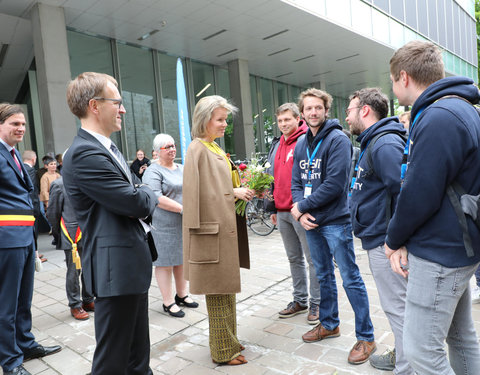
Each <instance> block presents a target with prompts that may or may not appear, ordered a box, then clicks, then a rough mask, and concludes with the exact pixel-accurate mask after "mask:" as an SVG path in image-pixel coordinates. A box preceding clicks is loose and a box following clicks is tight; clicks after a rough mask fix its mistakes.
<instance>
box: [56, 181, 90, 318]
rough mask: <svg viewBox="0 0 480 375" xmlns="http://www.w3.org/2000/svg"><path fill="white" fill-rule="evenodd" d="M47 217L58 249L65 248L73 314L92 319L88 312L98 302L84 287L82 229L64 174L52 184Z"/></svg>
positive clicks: (69, 296) (69, 294) (67, 282)
mask: <svg viewBox="0 0 480 375" xmlns="http://www.w3.org/2000/svg"><path fill="white" fill-rule="evenodd" d="M47 217H48V221H50V223H51V224H52V233H53V235H54V236H56V238H57V245H56V247H57V249H59V250H64V251H65V263H66V264H67V275H66V283H65V286H66V291H67V299H68V306H70V313H71V314H72V316H73V317H74V318H75V319H78V320H86V319H88V318H89V315H88V312H87V311H95V304H94V302H93V295H92V294H90V293H89V292H88V291H87V289H86V288H85V282H84V280H83V274H82V273H81V262H80V257H81V253H82V244H83V241H82V232H81V230H80V227H79V226H78V221H77V216H76V215H75V210H74V209H73V207H72V204H71V203H70V199H69V198H68V195H67V193H66V192H65V186H64V185H63V178H62V177H60V178H57V179H56V180H55V181H53V182H52V184H51V185H50V196H49V200H48V208H47ZM79 278H80V280H81V287H80V282H79V280H78V279H79Z"/></svg>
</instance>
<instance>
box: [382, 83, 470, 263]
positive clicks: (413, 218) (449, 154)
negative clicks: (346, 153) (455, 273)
mask: <svg viewBox="0 0 480 375" xmlns="http://www.w3.org/2000/svg"><path fill="white" fill-rule="evenodd" d="M445 95H458V96H461V97H462V98H465V99H467V100H468V101H470V102H471V103H478V102H479V101H480V94H479V91H478V89H477V88H476V87H475V86H474V85H473V81H472V80H471V79H469V78H465V77H447V78H444V79H441V80H439V81H437V82H435V83H433V84H432V85H430V86H429V87H428V88H427V89H426V90H425V91H424V92H423V93H422V94H421V95H420V96H419V97H418V98H417V100H416V101H415V103H414V105H413V108H412V117H411V118H412V119H415V117H416V116H417V114H418V113H419V111H420V110H421V109H424V110H423V112H421V114H420V116H419V117H418V118H417V120H416V122H415V124H414V125H413V129H412V128H411V130H410V132H411V133H410V134H411V139H410V140H411V142H410V155H409V156H408V169H407V173H406V175H405V179H404V182H403V186H402V190H401V192H400V195H399V196H398V201H397V207H396V210H395V215H394V216H393V217H392V220H391V221H390V224H389V226H388V230H387V237H386V243H387V245H388V246H389V247H390V248H392V249H398V248H399V247H400V246H402V245H405V246H406V247H407V250H408V251H409V252H410V253H411V254H413V255H415V256H418V257H420V258H422V259H426V260H428V261H431V262H435V263H438V264H441V265H443V266H445V267H450V268H454V267H464V266H467V265H471V264H474V263H477V262H479V261H480V231H479V230H478V229H477V228H476V227H475V224H474V223H473V221H472V220H471V219H467V221H468V225H469V232H470V235H471V238H472V244H473V248H474V252H475V256H474V257H471V258H469V257H467V254H466V251H465V246H464V243H463V236H462V230H461V228H460V225H459V221H458V218H457V216H456V214H455V212H454V210H453V207H452V205H451V203H450V201H449V199H448V197H447V195H446V193H445V191H446V188H447V187H448V186H449V185H450V184H451V183H452V182H453V181H457V182H458V183H459V184H460V185H461V186H462V187H463V188H464V189H465V190H466V191H467V193H470V194H478V193H479V192H480V147H479V146H480V118H479V115H478V113H477V112H476V110H475V109H474V108H473V107H472V106H471V105H470V104H469V103H467V102H465V101H464V100H462V99H459V98H447V99H442V100H439V101H438V102H435V101H436V100H437V99H439V98H441V97H443V96H445Z"/></svg>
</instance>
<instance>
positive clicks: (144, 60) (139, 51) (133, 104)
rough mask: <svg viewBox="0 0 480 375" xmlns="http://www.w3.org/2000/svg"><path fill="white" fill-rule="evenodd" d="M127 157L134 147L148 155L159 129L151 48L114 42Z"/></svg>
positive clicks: (132, 155)
mask: <svg viewBox="0 0 480 375" xmlns="http://www.w3.org/2000/svg"><path fill="white" fill-rule="evenodd" d="M117 51H118V61H119V71H120V81H121V87H122V97H123V105H124V107H125V110H126V111H127V113H126V114H125V116H124V122H123V130H124V133H125V135H126V144H127V150H126V151H127V152H126V153H125V151H124V155H125V156H126V157H127V159H128V160H133V159H135V155H136V152H137V150H139V149H141V150H143V151H144V152H145V155H147V157H148V155H151V150H152V141H153V138H154V137H155V135H156V134H158V133H159V132H160V126H159V121H158V112H157V96H156V92H155V81H154V80H153V79H152V77H153V76H154V68H153V55H152V51H151V50H148V49H143V48H137V47H133V46H129V45H124V44H119V43H117Z"/></svg>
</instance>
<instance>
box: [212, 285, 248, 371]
mask: <svg viewBox="0 0 480 375" xmlns="http://www.w3.org/2000/svg"><path fill="white" fill-rule="evenodd" d="M205 300H206V303H207V311H208V322H209V328H210V337H209V342H210V353H211V355H212V359H213V360H214V361H215V362H217V363H222V362H228V361H230V360H232V359H234V358H236V357H237V356H238V355H240V350H241V347H242V345H241V344H240V342H239V341H238V338H237V311H236V310H237V308H236V296H235V294H207V295H206V296H205Z"/></svg>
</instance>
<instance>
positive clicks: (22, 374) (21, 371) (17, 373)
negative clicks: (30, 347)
mask: <svg viewBox="0 0 480 375" xmlns="http://www.w3.org/2000/svg"><path fill="white" fill-rule="evenodd" d="M3 375H32V374H31V373H29V372H28V371H27V370H25V368H24V367H23V366H22V365H20V366H17V367H15V368H14V369H13V370H12V371H7V372H4V373H3Z"/></svg>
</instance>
